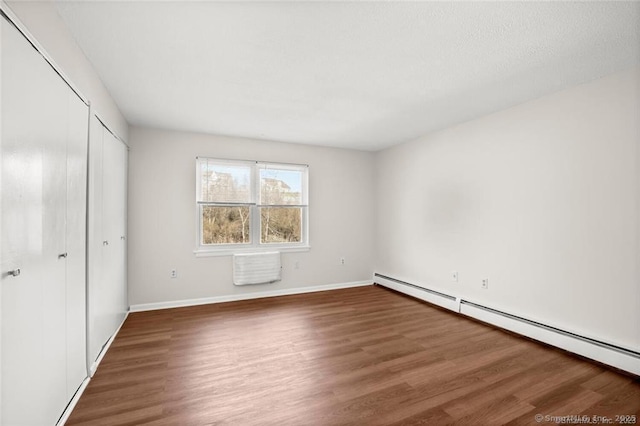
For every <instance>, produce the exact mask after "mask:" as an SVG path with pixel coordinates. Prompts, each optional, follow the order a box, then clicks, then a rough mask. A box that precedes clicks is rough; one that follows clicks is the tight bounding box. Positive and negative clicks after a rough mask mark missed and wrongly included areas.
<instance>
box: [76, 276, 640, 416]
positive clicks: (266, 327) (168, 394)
mask: <svg viewBox="0 0 640 426" xmlns="http://www.w3.org/2000/svg"><path fill="white" fill-rule="evenodd" d="M536 414H540V415H542V416H568V415H580V416H582V415H586V416H595V415H598V416H606V417H608V418H611V419H612V420H615V419H616V418H615V416H616V415H635V416H636V419H638V420H637V421H636V423H637V424H640V379H638V378H637V377H630V376H626V375H623V374H620V373H618V372H616V371H613V370H611V369H608V368H606V367H604V366H602V365H599V364H596V363H592V362H589V361H586V360H584V359H581V358H578V357H575V356H573V355H570V354H568V353H565V352H563V351H560V350H557V349H554V348H551V347H548V346H545V345H542V344H539V343H536V342H533V341H530V340H528V339H525V338H521V337H518V336H515V335H512V334H508V333H506V332H503V331H500V330H498V329H495V328H492V327H490V326H487V325H484V324H481V323H478V322H475V321H472V320H469V319H467V318H464V317H462V316H460V315H456V314H453V313H450V312H446V311H444V310H440V309H438V308H435V307H433V306H431V305H429V304H426V303H423V302H421V301H418V300H415V299H412V298H409V297H406V296H404V295H401V294H398V293H395V292H393V291H390V290H387V289H385V288H383V287H379V286H369V287H359V288H352V289H345V290H336V291H327V292H321V293H310V294H304V295H295V296H284V297H277V298H267V299H259V300H249V301H242V302H232V303H224V304H215V305H205V306H196V307H188V308H179V309H166V310H161V311H152V312H141V313H132V314H131V315H129V318H128V319H127V321H126V322H125V324H124V326H123V327H122V329H121V331H120V333H119V335H118V336H117V338H116V339H115V341H114V343H113V345H112V346H111V349H109V351H108V353H107V354H106V356H105V357H104V359H103V361H102V364H101V365H100V367H99V368H98V371H97V373H96V375H95V376H94V378H93V379H92V380H91V382H90V384H89V386H88V387H87V389H86V391H85V393H84V395H83V396H82V398H81V399H80V401H79V403H78V405H77V406H76V408H75V410H74V411H73V413H72V415H71V417H70V419H69V421H68V422H67V424H68V425H108V426H114V425H211V424H215V425H218V424H220V425H243V426H244V425H347V424H349V425H400V424H403V425H404V424H434V425H439V424H482V425H493V424H507V423H510V424H539V423H537V422H536V419H535V415H536ZM546 420H549V421H546ZM545 422H546V423H547V424H555V423H556V422H555V421H553V419H551V418H548V419H544V418H543V422H542V423H543V424H544V423H545ZM613 424H619V423H613ZM631 424H634V423H631Z"/></svg>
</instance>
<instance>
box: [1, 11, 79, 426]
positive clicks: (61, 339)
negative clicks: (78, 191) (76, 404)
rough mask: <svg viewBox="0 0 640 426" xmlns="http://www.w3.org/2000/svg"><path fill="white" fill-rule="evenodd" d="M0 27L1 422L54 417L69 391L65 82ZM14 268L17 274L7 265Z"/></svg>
mask: <svg viewBox="0 0 640 426" xmlns="http://www.w3.org/2000/svg"><path fill="white" fill-rule="evenodd" d="M1 22H2V23H1V26H2V73H1V74H2V87H3V93H2V141H3V143H2V188H1V189H2V191H1V193H2V206H3V208H2V213H1V214H2V229H3V234H2V259H3V265H2V267H3V274H2V339H3V345H2V376H1V377H2V407H3V409H2V422H3V424H11V425H22V424H25V425H29V424H36V425H41V424H53V423H55V422H56V420H57V419H58V417H59V416H60V414H62V411H63V410H64V408H65V406H66V403H67V398H66V318H65V305H66V300H65V297H66V284H65V258H58V255H59V254H62V253H64V249H65V243H64V239H65V221H66V205H65V197H66V160H65V159H66V138H67V122H66V116H67V113H68V105H67V99H68V98H67V95H68V88H67V86H66V84H65V83H64V82H63V81H62V80H61V79H60V78H59V76H58V75H57V74H56V73H55V72H54V71H53V70H52V69H51V67H50V66H49V65H48V64H47V63H46V62H45V61H44V60H43V59H42V57H41V56H40V55H39V54H38V53H37V52H36V51H35V50H34V49H33V47H32V46H31V45H30V44H29V43H28V42H27V41H26V40H25V39H24V38H23V37H22V35H20V34H19V33H18V32H17V30H16V29H15V28H14V27H12V26H11V25H10V24H8V23H7V22H6V21H5V20H4V19H2V20H1ZM17 268H19V269H20V275H19V276H11V275H9V274H7V273H6V271H10V270H15V269H17Z"/></svg>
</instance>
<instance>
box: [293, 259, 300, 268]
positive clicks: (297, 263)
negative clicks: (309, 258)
mask: <svg viewBox="0 0 640 426" xmlns="http://www.w3.org/2000/svg"><path fill="white" fill-rule="evenodd" d="M293 269H300V261H299V260H296V263H294V264H293Z"/></svg>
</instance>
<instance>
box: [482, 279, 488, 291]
mask: <svg viewBox="0 0 640 426" xmlns="http://www.w3.org/2000/svg"><path fill="white" fill-rule="evenodd" d="M482 288H484V289H485V290H486V289H488V288H489V278H483V279H482Z"/></svg>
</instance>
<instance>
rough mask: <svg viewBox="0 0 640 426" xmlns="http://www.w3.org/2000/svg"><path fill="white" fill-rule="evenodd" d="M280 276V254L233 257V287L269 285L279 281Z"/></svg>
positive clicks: (252, 254)
mask: <svg viewBox="0 0 640 426" xmlns="http://www.w3.org/2000/svg"><path fill="white" fill-rule="evenodd" d="M281 275H282V266H281V263H280V252H277V251H275V252H269V253H242V254H234V255H233V283H234V284H235V285H247V284H269V283H273V282H276V281H280V280H281V279H282V278H281Z"/></svg>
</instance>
